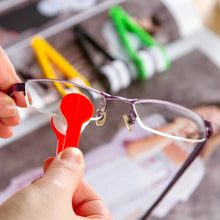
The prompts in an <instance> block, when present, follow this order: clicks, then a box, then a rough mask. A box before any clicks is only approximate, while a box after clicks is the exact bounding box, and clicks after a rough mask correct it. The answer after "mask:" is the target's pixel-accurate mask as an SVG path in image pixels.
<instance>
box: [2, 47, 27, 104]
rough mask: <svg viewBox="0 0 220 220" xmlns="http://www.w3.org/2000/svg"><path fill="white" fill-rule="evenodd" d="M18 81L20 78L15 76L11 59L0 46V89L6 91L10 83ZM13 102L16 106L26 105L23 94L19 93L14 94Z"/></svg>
mask: <svg viewBox="0 0 220 220" xmlns="http://www.w3.org/2000/svg"><path fill="white" fill-rule="evenodd" d="M19 82H21V80H20V79H19V77H18V76H17V74H16V72H15V69H14V67H13V65H12V63H11V61H10V60H9V58H8V56H7V55H6V53H5V52H4V50H3V49H2V48H1V47H0V91H2V92H6V91H7V90H8V89H9V88H10V86H11V85H13V84H14V83H19ZM15 102H16V104H17V105H18V106H21V107H25V106H26V104H25V100H24V95H23V94H21V93H18V94H15Z"/></svg>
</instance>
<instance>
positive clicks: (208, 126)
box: [140, 120, 213, 220]
mask: <svg viewBox="0 0 220 220" xmlns="http://www.w3.org/2000/svg"><path fill="white" fill-rule="evenodd" d="M204 122H205V127H206V137H207V138H209V137H210V136H211V135H212V132H213V129H212V126H211V123H210V122H209V121H206V120H204ZM205 143H206V141H204V142H202V143H199V144H198V145H197V146H196V147H195V149H194V150H193V151H192V153H191V154H190V155H189V157H188V159H187V160H186V161H185V163H184V164H183V165H182V166H181V168H180V169H179V171H178V172H177V174H176V175H175V176H174V177H173V179H172V180H171V181H170V183H169V184H168V185H167V187H166V189H165V190H164V191H163V192H162V193H161V194H160V196H159V197H158V198H157V200H156V201H155V202H154V204H153V205H152V206H151V207H150V209H148V211H147V212H146V213H145V214H144V215H143V216H142V217H141V218H140V220H145V219H146V218H147V217H149V215H150V214H151V213H152V211H153V210H154V209H155V208H156V206H157V205H158V204H159V203H160V202H161V200H162V199H163V198H164V197H165V196H166V194H167V193H168V192H169V191H170V189H171V188H172V187H173V186H174V184H175V183H176V182H177V180H178V179H179V178H180V177H181V176H182V174H183V173H184V172H185V171H186V169H187V168H188V167H189V166H190V165H191V163H192V162H193V161H194V160H195V158H196V157H197V156H198V155H199V154H200V152H201V150H202V149H203V147H204V146H205Z"/></svg>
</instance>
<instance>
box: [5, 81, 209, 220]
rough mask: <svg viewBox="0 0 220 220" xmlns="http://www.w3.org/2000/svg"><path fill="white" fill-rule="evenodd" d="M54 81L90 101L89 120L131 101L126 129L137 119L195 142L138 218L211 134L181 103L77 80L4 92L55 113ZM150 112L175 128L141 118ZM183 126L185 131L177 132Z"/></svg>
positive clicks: (97, 119)
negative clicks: (115, 103)
mask: <svg viewBox="0 0 220 220" xmlns="http://www.w3.org/2000/svg"><path fill="white" fill-rule="evenodd" d="M57 85H58V86H62V88H63V90H64V91H65V94H69V93H80V94H82V95H84V96H86V97H87V98H88V99H89V100H90V101H91V102H92V104H93V107H94V115H93V117H92V118H91V121H95V122H96V125H97V126H101V125H103V124H104V123H105V118H106V113H107V103H108V101H110V100H117V101H122V102H125V103H127V104H129V105H130V113H129V114H128V115H126V114H125V115H123V119H124V121H125V124H126V126H127V128H128V129H129V130H132V125H133V124H134V123H135V122H137V123H138V124H139V125H140V127H142V128H143V129H145V130H147V131H149V132H152V133H154V134H157V135H161V136H164V137H167V138H172V139H176V140H181V141H187V142H191V143H197V146H196V147H195V148H194V149H193V151H192V152H191V153H190V155H189V157H188V159H187V160H186V161H185V162H184V164H183V165H182V166H181V168H180V169H179V171H178V172H177V174H176V175H175V176H174V177H173V179H172V180H171V181H170V183H169V184H168V186H167V187H166V188H165V190H164V191H163V192H162V193H161V195H160V196H159V197H158V198H157V200H156V201H155V202H154V204H153V205H152V206H151V207H150V209H149V210H148V211H147V212H146V213H145V214H144V215H143V217H142V218H141V219H146V218H147V217H148V216H149V215H150V213H151V212H152V211H153V209H154V208H155V207H156V206H157V205H158V204H159V202H160V201H161V200H162V199H163V198H164V196H165V195H166V194H167V193H168V191H169V190H170V189H171V188H172V186H173V185H174V184H175V183H176V181H177V180H178V179H179V178H180V176H181V175H182V174H183V173H184V171H185V170H186V169H187V168H188V166H189V165H190V164H191V163H192V162H193V161H194V159H195V158H196V157H197V156H198V155H199V153H200V152H201V150H202V149H203V147H204V145H205V143H206V140H207V138H209V137H210V135H211V134H212V127H211V124H210V122H208V121H205V120H203V118H202V117H201V116H200V115H198V114H197V113H195V112H194V111H192V110H190V109H188V108H185V107H183V106H181V105H178V104H175V103H171V102H167V101H162V100H155V99H127V98H124V97H120V96H114V95H110V94H108V93H105V92H101V91H98V90H96V89H93V88H90V87H87V86H84V85H81V84H79V83H76V82H70V81H64V80H58V79H30V80H27V81H26V82H24V83H16V84H14V85H12V86H11V87H10V89H9V90H8V92H7V94H8V95H10V96H13V94H14V93H15V92H24V94H25V101H26V104H27V106H28V107H31V108H33V109H34V110H36V111H39V112H41V113H45V114H48V115H51V116H54V115H56V111H57V109H59V104H60V102H61V100H62V95H61V94H60V93H59V91H58V90H57ZM152 114H159V115H161V116H163V118H164V120H165V122H166V123H172V124H175V125H176V126H173V127H174V128H175V129H166V130H163V129H161V128H155V127H154V126H152V125H151V124H148V123H147V122H146V120H144V119H145V118H146V117H148V116H150V115H152ZM186 128H187V129H189V128H190V132H187V129H186ZM184 129H185V132H180V131H181V130H184ZM177 131H178V132H177Z"/></svg>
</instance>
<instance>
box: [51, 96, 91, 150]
mask: <svg viewBox="0 0 220 220" xmlns="http://www.w3.org/2000/svg"><path fill="white" fill-rule="evenodd" d="M93 112H94V109H93V105H92V103H91V101H90V100H89V99H88V98H86V97H85V96H83V95H81V94H78V93H70V94H67V95H66V96H64V97H63V99H62V101H61V103H60V109H59V110H58V112H57V116H53V117H52V118H51V127H52V129H53V131H54V133H55V134H56V136H57V154H58V153H60V152H61V151H62V150H64V149H65V148H67V147H78V144H79V139H80V134H81V129H82V125H83V124H84V123H86V122H88V121H89V120H90V118H91V117H92V116H93Z"/></svg>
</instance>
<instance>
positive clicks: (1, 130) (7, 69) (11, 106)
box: [0, 47, 26, 138]
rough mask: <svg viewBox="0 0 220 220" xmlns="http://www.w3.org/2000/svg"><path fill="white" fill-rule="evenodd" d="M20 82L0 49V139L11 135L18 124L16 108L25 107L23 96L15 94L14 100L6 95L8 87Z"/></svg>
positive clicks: (18, 118)
mask: <svg viewBox="0 0 220 220" xmlns="http://www.w3.org/2000/svg"><path fill="white" fill-rule="evenodd" d="M18 82H20V79H19V78H18V76H17V74H16V72H15V70H14V67H13V66H12V64H11V62H10V60H9V58H8V57H7V55H6V54H5V53H4V51H3V49H2V48H1V47H0V138H9V137H11V136H12V135H13V130H12V127H13V126H16V125H18V124H19V123H20V117H19V114H18V110H17V107H16V105H17V106H20V107H25V106H26V104H25V100H24V95H23V94H22V93H18V94H15V96H14V99H12V98H11V97H9V96H8V95H7V94H6V91H7V90H8V89H9V87H10V86H11V85H12V84H14V83H18Z"/></svg>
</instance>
